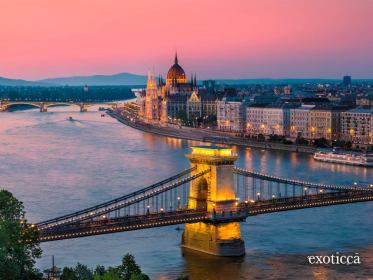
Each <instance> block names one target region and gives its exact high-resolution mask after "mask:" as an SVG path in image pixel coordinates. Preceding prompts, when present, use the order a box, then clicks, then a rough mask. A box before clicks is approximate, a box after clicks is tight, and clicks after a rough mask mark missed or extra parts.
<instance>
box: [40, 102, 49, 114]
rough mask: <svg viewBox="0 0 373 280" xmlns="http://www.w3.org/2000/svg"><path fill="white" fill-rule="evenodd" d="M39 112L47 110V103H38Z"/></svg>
mask: <svg viewBox="0 0 373 280" xmlns="http://www.w3.org/2000/svg"><path fill="white" fill-rule="evenodd" d="M40 112H48V105H47V104H45V103H41V104H40Z"/></svg>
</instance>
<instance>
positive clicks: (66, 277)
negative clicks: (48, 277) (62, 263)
mask: <svg viewBox="0 0 373 280" xmlns="http://www.w3.org/2000/svg"><path fill="white" fill-rule="evenodd" d="M60 279H61V280H78V278H77V277H76V275H75V271H74V268H72V267H64V268H63V270H62V274H61V278H60Z"/></svg>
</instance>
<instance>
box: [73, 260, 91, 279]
mask: <svg viewBox="0 0 373 280" xmlns="http://www.w3.org/2000/svg"><path fill="white" fill-rule="evenodd" d="M74 272H75V276H76V279H77V280H93V273H92V271H91V270H90V269H89V268H88V266H86V265H84V264H80V263H78V264H77V265H76V266H75V269H74Z"/></svg>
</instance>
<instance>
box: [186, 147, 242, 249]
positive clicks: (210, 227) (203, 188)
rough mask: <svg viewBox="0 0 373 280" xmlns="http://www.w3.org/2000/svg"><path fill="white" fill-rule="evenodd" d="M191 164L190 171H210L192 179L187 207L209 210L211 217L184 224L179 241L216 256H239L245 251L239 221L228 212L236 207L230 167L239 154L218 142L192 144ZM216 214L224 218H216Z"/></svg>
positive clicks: (188, 246)
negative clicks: (215, 144) (216, 144)
mask: <svg viewBox="0 0 373 280" xmlns="http://www.w3.org/2000/svg"><path fill="white" fill-rule="evenodd" d="M187 157H188V158H189V161H190V164H191V167H197V168H196V170H195V171H193V173H192V175H193V174H195V173H198V172H201V171H204V170H206V169H209V170H210V172H209V173H207V174H205V175H203V176H202V177H200V178H199V179H197V180H195V181H192V182H191V184H190V193H189V201H188V203H189V205H188V206H189V208H190V209H195V210H201V211H208V212H209V213H211V217H212V218H211V219H210V220H207V221H204V222H199V223H193V224H186V225H185V231H184V233H183V239H182V245H183V247H185V248H190V249H193V250H197V251H201V252H205V253H208V254H212V255H217V256H241V255H244V254H245V245H244V241H243V240H242V239H241V231H240V222H239V220H237V219H235V218H234V217H233V216H232V219H229V216H230V213H232V211H236V210H237V204H238V203H237V200H236V196H235V188H234V179H233V167H234V162H235V161H236V159H237V158H238V156H237V155H236V154H234V153H233V152H232V149H230V148H222V147H218V146H196V147H192V153H191V154H188V155H187ZM217 215H220V217H222V216H223V217H225V218H224V219H215V218H214V217H216V216H217Z"/></svg>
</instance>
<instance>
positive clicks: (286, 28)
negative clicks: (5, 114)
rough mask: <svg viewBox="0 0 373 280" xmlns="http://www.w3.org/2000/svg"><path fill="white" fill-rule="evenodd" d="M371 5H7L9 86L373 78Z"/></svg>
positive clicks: (4, 51) (309, 1)
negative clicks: (154, 79)
mask: <svg viewBox="0 0 373 280" xmlns="http://www.w3.org/2000/svg"><path fill="white" fill-rule="evenodd" d="M372 12H373V1H371V0H219V1H217V0H136V1H134V0H0V76H3V77H8V78H21V79H28V80H36V79H42V78H51V77H61V76H71V75H91V74H114V73H119V72H130V73H136V74H146V73H147V72H148V70H152V71H155V72H156V73H161V74H163V75H165V74H166V72H167V70H168V68H169V67H170V66H171V65H172V63H173V58H174V53H175V51H176V50H177V52H178V57H179V63H180V64H181V66H182V67H183V68H184V70H185V72H186V74H187V75H190V73H196V74H197V78H199V79H208V78H214V79H217V78H341V77H342V76H343V75H346V74H349V75H352V76H353V78H373V31H372V27H373V16H372Z"/></svg>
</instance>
